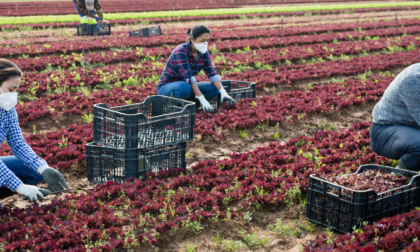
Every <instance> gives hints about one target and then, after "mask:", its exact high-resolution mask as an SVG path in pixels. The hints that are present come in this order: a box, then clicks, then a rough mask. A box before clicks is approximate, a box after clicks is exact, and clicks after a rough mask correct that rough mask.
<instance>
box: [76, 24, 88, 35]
mask: <svg viewBox="0 0 420 252" xmlns="http://www.w3.org/2000/svg"><path fill="white" fill-rule="evenodd" d="M77 36H90V26H89V24H80V25H77Z"/></svg>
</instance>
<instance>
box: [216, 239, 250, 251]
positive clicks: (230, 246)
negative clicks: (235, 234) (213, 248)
mask: <svg viewBox="0 0 420 252" xmlns="http://www.w3.org/2000/svg"><path fill="white" fill-rule="evenodd" d="M220 247H221V248H222V250H224V251H237V250H239V249H241V248H245V247H246V246H245V244H244V243H243V242H242V241H233V240H224V241H222V244H221V245H220Z"/></svg>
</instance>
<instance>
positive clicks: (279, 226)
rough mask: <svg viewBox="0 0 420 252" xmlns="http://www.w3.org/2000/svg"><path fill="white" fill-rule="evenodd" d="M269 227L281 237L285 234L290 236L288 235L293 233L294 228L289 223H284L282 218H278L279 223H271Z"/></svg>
mask: <svg viewBox="0 0 420 252" xmlns="http://www.w3.org/2000/svg"><path fill="white" fill-rule="evenodd" d="M268 227H269V228H270V229H271V230H272V231H274V232H276V234H277V235H280V236H281V237H284V236H288V235H292V230H293V229H292V228H291V227H290V226H289V224H283V222H282V221H281V219H280V218H279V219H277V223H276V224H274V225H273V224H270V225H268Z"/></svg>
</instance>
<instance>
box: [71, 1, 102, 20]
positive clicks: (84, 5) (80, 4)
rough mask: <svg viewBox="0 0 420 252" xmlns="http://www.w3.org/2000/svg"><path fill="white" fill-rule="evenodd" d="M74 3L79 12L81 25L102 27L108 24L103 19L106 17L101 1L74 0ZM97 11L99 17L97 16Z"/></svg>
mask: <svg viewBox="0 0 420 252" xmlns="http://www.w3.org/2000/svg"><path fill="white" fill-rule="evenodd" d="M73 3H74V5H75V6H76V9H77V12H79V15H80V23H81V24H96V23H98V24H99V25H101V24H102V23H108V21H107V20H104V19H103V18H104V16H103V13H102V7H101V4H100V3H99V0H73ZM95 10H96V12H97V13H98V16H96V13H95Z"/></svg>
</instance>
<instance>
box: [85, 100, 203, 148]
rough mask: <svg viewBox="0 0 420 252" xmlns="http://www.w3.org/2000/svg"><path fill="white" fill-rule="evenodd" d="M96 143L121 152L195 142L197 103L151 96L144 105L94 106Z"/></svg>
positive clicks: (94, 136) (94, 135)
mask: <svg viewBox="0 0 420 252" xmlns="http://www.w3.org/2000/svg"><path fill="white" fill-rule="evenodd" d="M93 125H94V130H93V139H94V142H95V143H99V144H102V145H104V146H108V147H115V148H119V149H123V148H124V149H136V148H141V149H150V148H154V147H157V146H163V145H168V144H175V143H181V142H186V141H189V140H193V139H194V125H195V103H193V102H189V101H184V100H180V99H176V98H171V97H166V96H160V95H155V96H149V97H147V98H146V99H145V100H144V102H143V103H138V104H133V105H126V106H120V107H113V108H108V107H107V106H106V105H105V104H103V103H101V104H96V105H94V106H93Z"/></svg>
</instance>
